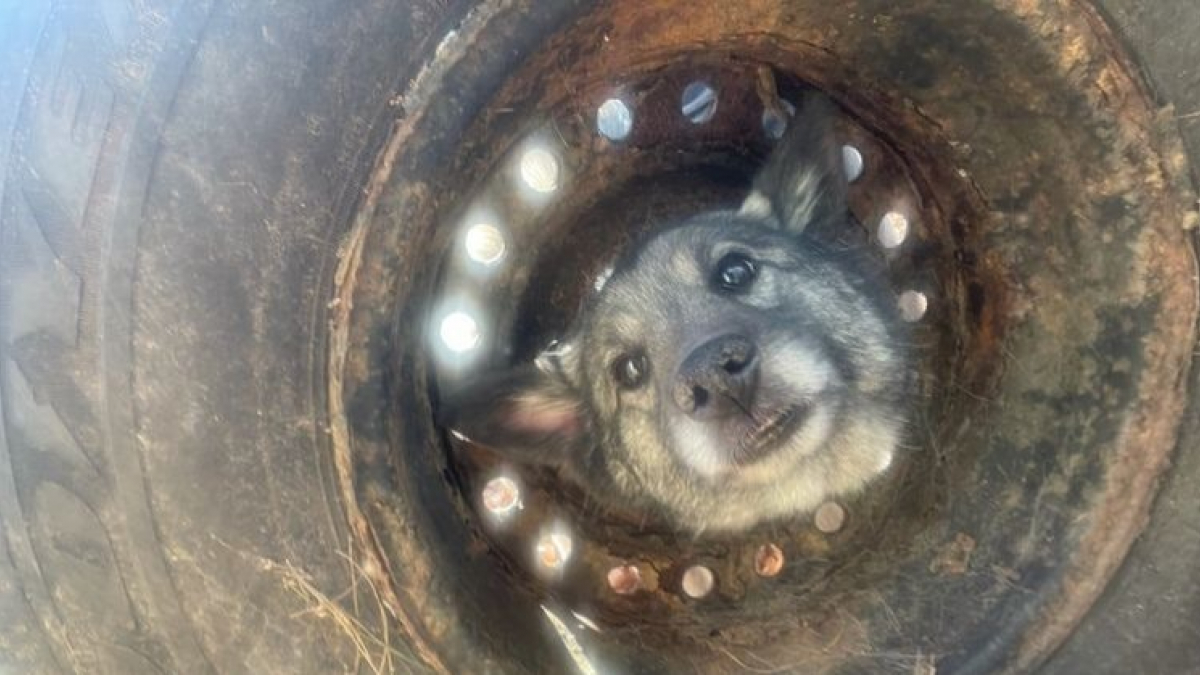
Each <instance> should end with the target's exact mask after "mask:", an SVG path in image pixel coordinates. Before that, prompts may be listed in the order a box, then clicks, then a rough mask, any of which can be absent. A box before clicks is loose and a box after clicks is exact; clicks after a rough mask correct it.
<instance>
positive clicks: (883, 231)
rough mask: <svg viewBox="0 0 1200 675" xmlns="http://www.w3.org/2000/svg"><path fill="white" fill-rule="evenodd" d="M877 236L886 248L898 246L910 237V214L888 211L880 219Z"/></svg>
mask: <svg viewBox="0 0 1200 675" xmlns="http://www.w3.org/2000/svg"><path fill="white" fill-rule="evenodd" d="M876 236H877V237H878V238H879V244H880V245H881V246H883V247H884V248H898V247H899V246H900V245H901V244H903V243H904V240H905V239H907V238H908V216H905V215H904V214H903V213H900V212H898V211H888V212H887V213H886V214H884V216H883V218H881V219H880V220H879V231H878V233H877V234H876Z"/></svg>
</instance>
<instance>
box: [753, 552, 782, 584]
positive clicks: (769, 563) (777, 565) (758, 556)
mask: <svg viewBox="0 0 1200 675" xmlns="http://www.w3.org/2000/svg"><path fill="white" fill-rule="evenodd" d="M783 561H784V558H783V550H782V549H780V548H779V547H778V546H776V545H775V544H763V545H762V546H759V547H758V551H756V552H755V554H754V572H755V574H757V575H758V576H760V577H773V576H777V575H778V574H779V573H780V572H781V571H783Z"/></svg>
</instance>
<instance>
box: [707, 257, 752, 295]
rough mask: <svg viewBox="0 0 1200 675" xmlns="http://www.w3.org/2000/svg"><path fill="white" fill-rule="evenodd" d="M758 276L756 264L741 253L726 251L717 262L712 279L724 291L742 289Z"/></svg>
mask: <svg viewBox="0 0 1200 675" xmlns="http://www.w3.org/2000/svg"><path fill="white" fill-rule="evenodd" d="M757 276H758V265H757V264H756V263H755V262H754V261H753V260H751V259H750V258H749V257H747V256H746V255H745V254H742V253H726V254H725V255H724V256H722V257H721V259H720V260H719V261H718V262H717V269H716V274H715V275H714V278H713V281H714V283H716V285H717V286H718V287H720V288H721V289H722V290H726V291H744V290H746V288H747V287H748V286H750V284H751V283H752V282H753V281H754V278H755V277H757Z"/></svg>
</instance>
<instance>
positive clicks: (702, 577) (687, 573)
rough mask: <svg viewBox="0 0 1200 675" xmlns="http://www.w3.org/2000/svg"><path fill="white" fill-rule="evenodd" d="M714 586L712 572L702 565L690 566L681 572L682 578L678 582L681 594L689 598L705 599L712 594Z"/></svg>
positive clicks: (714, 580)
mask: <svg viewBox="0 0 1200 675" xmlns="http://www.w3.org/2000/svg"><path fill="white" fill-rule="evenodd" d="M715 585H716V577H715V576H714V575H713V572H712V570H710V569H708V568H707V567H705V566H704V565H692V566H691V567H689V568H687V569H686V570H684V572H683V578H682V579H681V580H680V586H681V587H682V588H683V592H684V593H685V594H686V595H687V596H688V597H689V598H695V599H697V600H699V599H700V598H703V597H706V596H707V595H708V594H709V593H712V590H713V586H715Z"/></svg>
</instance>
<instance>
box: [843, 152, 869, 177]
mask: <svg viewBox="0 0 1200 675" xmlns="http://www.w3.org/2000/svg"><path fill="white" fill-rule="evenodd" d="M842 168H843V170H845V172H846V182H848V183H853V182H854V181H856V180H858V179H859V177H861V176H862V174H863V168H864V164H863V156H862V153H861V152H859V151H858V148H856V147H854V146H853V145H843V146H842Z"/></svg>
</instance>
